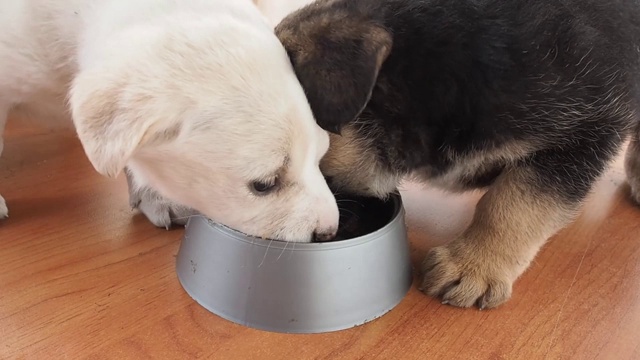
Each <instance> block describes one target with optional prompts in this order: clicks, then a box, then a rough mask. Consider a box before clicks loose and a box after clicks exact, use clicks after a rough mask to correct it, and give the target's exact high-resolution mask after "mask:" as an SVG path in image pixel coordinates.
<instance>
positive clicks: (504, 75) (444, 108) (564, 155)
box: [276, 0, 640, 202]
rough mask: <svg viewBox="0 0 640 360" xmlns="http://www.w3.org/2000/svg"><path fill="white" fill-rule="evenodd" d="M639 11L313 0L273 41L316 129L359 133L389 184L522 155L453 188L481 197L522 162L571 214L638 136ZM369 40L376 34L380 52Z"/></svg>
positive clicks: (521, 3)
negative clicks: (522, 148)
mask: <svg viewBox="0 0 640 360" xmlns="http://www.w3.org/2000/svg"><path fill="white" fill-rule="evenodd" d="M639 7H640V3H639V1H637V0H612V1H604V0H566V1H562V0H538V1H534V0H508V1H505V0H386V1H385V0H337V1H323V0H320V1H318V2H317V3H315V4H311V5H309V6H307V7H306V8H303V9H302V10H301V11H299V12H298V13H297V14H294V15H292V16H289V17H288V18H286V19H285V20H284V21H283V22H282V23H281V24H280V25H279V26H278V27H277V29H276V32H277V33H278V35H279V36H280V38H281V40H282V41H283V44H284V45H285V47H286V48H287V50H288V52H289V54H290V57H291V59H292V63H293V65H294V67H295V69H296V72H297V74H298V77H299V79H300V82H301V83H302V85H303V87H304V88H305V89H306V91H307V96H308V99H309V102H310V104H311V106H312V109H313V111H314V113H315V116H316V119H317V121H318V123H319V125H320V126H321V127H323V128H324V129H326V130H329V131H332V132H335V133H339V132H340V129H342V128H343V127H344V126H346V125H348V124H350V123H352V122H354V121H357V123H358V126H357V128H358V129H359V134H360V135H359V136H361V137H363V138H368V139H370V140H373V144H374V149H372V150H371V151H377V153H378V157H379V159H380V164H381V165H382V166H383V168H386V169H387V170H388V171H389V172H392V173H396V174H408V173H412V172H414V171H419V172H420V174H421V176H423V177H426V178H437V177H439V176H442V175H444V174H446V173H447V172H448V171H450V170H451V169H452V168H453V167H454V166H455V165H456V164H457V163H458V162H460V161H466V160H465V159H467V158H468V157H469V156H471V155H473V154H482V153H488V152H502V151H506V152H508V151H510V150H509V149H510V148H509V146H510V145H514V144H520V145H526V146H528V147H529V148H530V149H531V151H528V152H527V153H526V154H525V155H523V156H520V157H518V158H517V159H510V160H509V161H507V160H504V159H503V158H504V157H500V159H499V160H495V161H494V160H491V159H493V158H491V159H490V158H489V157H487V160H486V161H485V163H484V164H483V165H482V166H480V167H478V168H477V169H476V170H475V173H474V174H472V175H469V176H462V177H460V178H459V179H457V182H458V184H457V186H459V187H463V188H471V187H482V186H487V185H489V184H491V180H492V179H493V178H495V177H496V176H497V175H499V174H500V173H501V171H502V169H504V168H505V167H506V166H519V165H518V164H521V165H522V166H527V167H529V168H531V169H533V170H534V172H535V174H536V175H537V179H536V180H534V181H533V183H534V185H535V186H538V187H540V188H541V189H542V190H543V191H548V190H546V189H555V191H554V193H555V194H556V195H557V196H560V197H562V198H563V199H564V200H566V201H568V202H577V201H580V200H582V199H583V198H584V197H585V195H586V194H587V192H588V191H589V189H590V187H591V185H592V183H593V182H594V180H595V179H596V177H597V176H598V175H600V174H601V173H602V171H603V170H604V168H605V166H606V164H607V163H608V161H609V160H610V159H611V158H612V156H614V155H615V153H616V152H617V151H618V149H619V147H620V145H621V144H622V143H623V141H624V139H625V138H626V137H627V135H628V134H629V133H630V130H631V129H635V130H636V131H637V128H636V125H635V123H636V121H637V119H636V115H637V112H638V105H639V103H638V101H639V100H640V93H639V84H640V81H639V79H640V77H639V74H640V69H639V61H640V50H639V44H640V25H639V24H640V16H639V10H638V9H639ZM371 29H384V30H385V31H386V32H388V34H390V43H385V42H384V41H383V40H384V39H382V40H381V39H380V36H377V35H375V34H373V35H371V31H372V30H371ZM385 46H390V52H388V55H387V56H386V57H385V58H384V59H382V60H384V61H383V62H382V66H381V67H380V68H377V67H376V62H375V61H374V60H373V59H374V58H375V56H376V54H380V53H383V54H385V55H386V53H385V48H384V47H385ZM376 76H377V81H376V82H375V84H372V82H371V79H372V78H376ZM370 85H371V86H370ZM369 94H370V95H371V96H370V99H369ZM365 105H366V106H365ZM360 110H362V111H360ZM372 136H373V137H374V138H373V139H372V138H371V137H372ZM507 155H508V154H505V156H506V157H508V156H507Z"/></svg>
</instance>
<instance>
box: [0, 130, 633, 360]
mask: <svg viewBox="0 0 640 360" xmlns="http://www.w3.org/2000/svg"><path fill="white" fill-rule="evenodd" d="M10 126H11V122H10ZM5 144H6V145H5V152H4V154H3V157H2V158H0V193H1V194H2V195H3V196H4V197H5V198H6V200H7V203H8V204H9V208H10V218H9V219H8V220H6V221H4V222H0V359H85V358H86V359H144V358H155V359H197V358H208V359H249V358H254V357H255V358H261V359H640V208H638V207H635V206H634V205H632V204H631V203H630V201H629V200H628V198H627V194H628V189H627V187H626V184H625V183H624V174H623V171H622V168H621V163H620V162H618V163H617V164H616V165H615V166H614V167H613V168H612V169H611V171H609V173H608V174H607V176H606V177H605V178H603V179H602V181H600V183H599V185H598V187H597V190H596V191H595V192H594V194H593V196H592V197H591V199H590V201H589V203H588V204H587V205H586V207H585V211H584V213H583V215H582V216H581V217H580V219H578V221H576V222H575V224H573V225H572V226H571V227H569V228H567V229H566V230H564V231H562V232H561V233H560V234H558V235H557V236H555V237H554V238H553V239H552V240H551V241H550V242H549V243H548V244H547V245H546V246H545V247H544V249H543V250H542V252H541V253H540V254H539V256H538V257H537V258H536V261H535V263H534V264H533V266H532V267H531V268H530V269H529V271H527V272H526V273H525V274H524V275H523V277H522V278H521V279H520V280H519V281H518V282H517V283H516V285H515V287H514V295H513V298H512V299H511V301H509V302H508V303H507V304H506V305H504V306H502V307H500V308H498V309H495V310H489V311H478V310H474V309H467V310H462V309H457V308H452V307H449V306H444V305H441V304H440V303H439V302H437V301H435V300H433V299H431V298H429V297H427V296H425V295H423V294H422V293H420V292H419V291H417V290H416V288H415V286H414V287H413V288H412V289H411V290H410V292H409V294H408V295H407V297H406V298H405V299H404V300H403V301H402V302H401V303H400V305H398V307H396V308H395V309H394V310H392V311H391V312H390V313H388V314H387V315H385V316H383V317H382V318H380V319H378V320H375V321H373V322H371V323H368V324H366V325H363V326H360V327H357V328H353V329H350V330H345V331H340V332H334V333H328V334H318V335H286V334H276V333H268V332H264V331H258V330H253V329H249V328H245V327H243V326H240V325H236V324H233V323H231V322H228V321H226V320H223V319H221V318H219V317H217V316H215V315H213V314H211V313H209V312H207V311H206V310H204V309H203V308H201V307H200V306H199V305H197V304H196V303H194V301H192V300H191V299H190V298H189V296H188V295H187V294H186V293H185V292H184V291H183V290H182V288H181V287H180V284H179V283H178V280H177V278H176V275H175V272H174V265H175V255H176V253H177V251H178V246H179V244H180V238H181V235H182V231H183V230H182V229H176V230H171V231H166V230H161V229H157V228H154V227H153V226H152V225H150V224H149V223H147V222H146V220H145V219H143V218H142V217H141V216H140V215H138V214H136V213H134V212H132V211H131V210H130V209H129V207H128V202H127V191H126V183H125V181H124V179H123V178H120V179H117V180H110V179H106V178H103V177H101V176H100V175H98V174H97V173H95V171H94V170H93V169H92V167H91V165H90V164H89V162H88V160H87V159H86V158H85V156H84V153H83V151H82V148H81V147H80V144H79V142H78V140H77V139H76V137H75V135H74V134H73V133H71V132H68V131H64V130H56V131H50V130H49V131H48V130H43V129H40V128H35V127H30V128H21V127H16V126H13V127H10V128H9V129H8V132H7V136H6V140H5ZM479 196H480V194H468V195H465V196H451V195H445V194H443V193H441V192H439V191H437V190H433V189H428V188H420V187H419V186H417V185H414V184H407V185H406V186H405V188H404V190H403V197H404V199H405V202H406V209H407V223H408V225H409V235H410V240H411V244H412V255H413V260H414V263H416V264H418V263H419V261H420V259H421V257H422V256H423V255H424V253H425V251H426V250H427V249H428V248H430V247H431V246H434V245H437V244H442V243H444V242H446V241H449V240H451V239H452V238H453V237H454V236H455V235H456V234H457V233H458V232H459V231H461V230H462V228H463V227H464V226H465V225H466V224H467V223H468V222H469V221H470V219H471V216H472V214H473V207H474V205H475V202H476V201H477V200H478V198H479Z"/></svg>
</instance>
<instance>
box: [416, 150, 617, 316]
mask: <svg viewBox="0 0 640 360" xmlns="http://www.w3.org/2000/svg"><path fill="white" fill-rule="evenodd" d="M604 158H606V155H602V158H597V157H594V158H589V159H586V158H585V159H580V158H579V157H576V155H575V154H574V153H554V152H549V153H543V154H538V155H536V156H534V157H533V159H531V161H528V162H526V164H522V165H519V166H514V167H512V168H509V169H507V170H505V172H504V173H503V174H502V175H501V176H500V177H499V178H498V179H497V180H496V183H494V184H493V185H492V187H491V188H490V189H489V191H488V192H487V193H486V194H485V195H484V196H483V197H482V198H481V200H480V201H479V203H478V205H477V206H476V212H475V215H474V218H473V220H472V223H471V225H470V226H469V227H468V228H467V229H466V230H465V231H464V232H463V234H462V235H461V236H460V237H458V238H457V239H455V240H453V241H452V242H451V243H449V244H447V245H444V246H439V247H436V248H433V249H431V251H430V252H429V253H428V254H427V257H426V259H425V260H424V262H423V276H424V277H423V282H422V289H423V291H424V292H426V293H427V294H429V295H431V296H434V297H439V298H440V299H441V300H442V302H443V303H447V304H450V305H454V306H460V307H470V306H473V305H477V306H478V307H480V308H481V309H482V308H491V307H495V306H498V305H500V304H501V303H503V302H505V301H506V300H508V299H509V297H510V296H511V288H512V284H513V282H514V281H515V280H516V279H517V278H518V277H519V276H520V275H521V274H522V273H523V272H524V271H525V270H526V269H527V267H528V266H529V264H530V263H531V261H532V260H533V258H534V257H535V255H536V253H537V252H538V250H539V249H540V247H541V246H542V245H543V244H544V243H545V242H546V240H547V239H548V238H549V237H551V236H552V235H554V234H555V233H556V232H557V231H559V230H560V229H562V228H563V227H565V226H566V225H568V223H569V222H571V221H572V219H573V218H574V216H575V214H576V213H577V210H578V209H579V206H580V204H581V203H582V201H583V199H584V198H585V197H586V195H587V194H588V192H589V190H590V188H591V186H592V184H593V182H594V181H595V179H596V178H597V176H598V175H599V174H600V173H601V172H602V170H603V168H604V165H605V163H604V161H605V160H604Z"/></svg>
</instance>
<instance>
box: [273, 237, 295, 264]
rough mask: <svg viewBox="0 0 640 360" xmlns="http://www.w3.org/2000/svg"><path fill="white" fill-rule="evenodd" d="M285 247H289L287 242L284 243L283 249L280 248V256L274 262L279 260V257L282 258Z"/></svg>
mask: <svg viewBox="0 0 640 360" xmlns="http://www.w3.org/2000/svg"><path fill="white" fill-rule="evenodd" d="M294 244H295V243H294ZM287 245H289V241H285V242H284V247H283V248H282V251H281V252H280V255H278V257H277V258H276V261H278V260H280V257H282V254H284V251H285V250H286V249H287Z"/></svg>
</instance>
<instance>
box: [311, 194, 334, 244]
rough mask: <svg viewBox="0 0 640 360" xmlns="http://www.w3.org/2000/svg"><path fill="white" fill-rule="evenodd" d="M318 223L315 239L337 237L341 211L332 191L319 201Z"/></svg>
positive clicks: (323, 239) (325, 239)
mask: <svg viewBox="0 0 640 360" xmlns="http://www.w3.org/2000/svg"><path fill="white" fill-rule="evenodd" d="M317 211H318V224H317V225H316V229H315V231H314V233H313V237H314V240H315V241H329V240H333V238H335V237H336V234H337V232H338V222H339V221H340V213H339V211H338V204H337V202H336V199H335V198H334V197H333V195H332V194H331V192H328V195H326V196H323V197H322V198H320V199H318V201H317Z"/></svg>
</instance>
